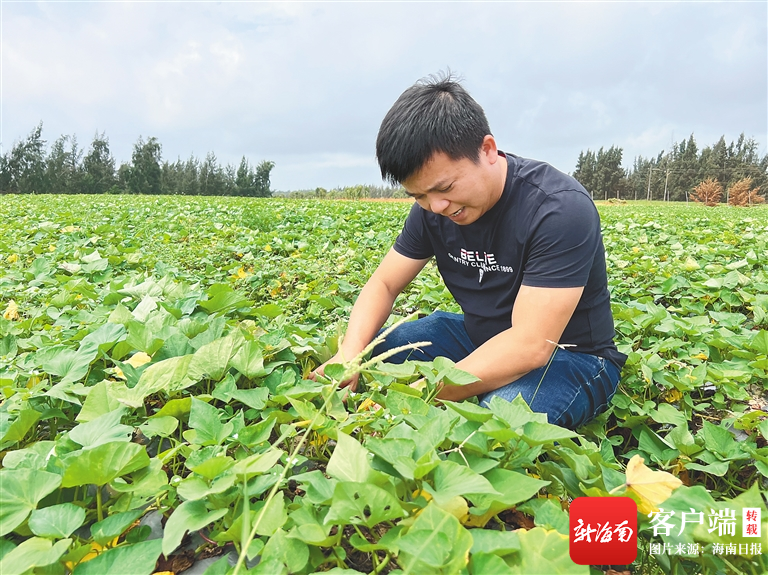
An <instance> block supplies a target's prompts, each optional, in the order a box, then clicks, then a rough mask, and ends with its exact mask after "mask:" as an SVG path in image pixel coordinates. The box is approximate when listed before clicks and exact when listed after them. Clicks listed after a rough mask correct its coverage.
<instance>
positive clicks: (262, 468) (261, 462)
mask: <svg viewBox="0 0 768 575" xmlns="http://www.w3.org/2000/svg"><path fill="white" fill-rule="evenodd" d="M282 455H283V451H282V450H281V449H276V448H274V447H273V448H271V449H269V450H268V451H265V452H264V453H256V454H254V455H250V456H248V457H246V458H245V459H241V460H240V461H238V462H237V463H236V464H235V466H234V467H233V468H232V473H234V474H235V475H238V476H240V478H241V479H242V477H243V476H244V477H245V478H246V479H250V478H251V477H253V476H254V475H260V474H262V473H266V472H267V471H269V470H270V469H272V468H273V467H274V466H275V464H276V463H277V462H278V461H279V460H280V457H282Z"/></svg>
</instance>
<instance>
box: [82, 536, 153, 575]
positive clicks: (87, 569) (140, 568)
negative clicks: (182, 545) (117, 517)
mask: <svg viewBox="0 0 768 575" xmlns="http://www.w3.org/2000/svg"><path fill="white" fill-rule="evenodd" d="M162 543H163V542H162V540H160V539H153V540H151V541H143V542H141V543H135V544H133V545H120V546H119V547H115V548H114V549H107V550H106V551H104V552H103V553H102V554H101V555H99V556H98V557H96V558H94V559H91V560H90V561H86V562H85V563H80V564H79V565H78V566H77V567H75V570H74V572H73V573H72V575H105V573H109V574H110V575H151V574H152V573H153V572H154V570H155V563H157V558H158V557H160V550H161V546H162Z"/></svg>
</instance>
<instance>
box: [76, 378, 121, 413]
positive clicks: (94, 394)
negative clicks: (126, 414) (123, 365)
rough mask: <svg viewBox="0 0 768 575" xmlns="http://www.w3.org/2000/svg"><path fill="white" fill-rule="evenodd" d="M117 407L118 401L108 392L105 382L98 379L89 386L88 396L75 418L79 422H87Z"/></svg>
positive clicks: (118, 405)
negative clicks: (97, 381)
mask: <svg viewBox="0 0 768 575" xmlns="http://www.w3.org/2000/svg"><path fill="white" fill-rule="evenodd" d="M118 407H120V402H119V401H118V400H117V399H115V398H114V397H112V394H110V393H109V390H108V388H107V382H106V381H100V382H99V383H97V384H96V385H94V386H93V387H92V388H90V391H89V392H88V396H87V397H86V398H85V401H84V402H83V407H82V408H81V409H80V413H78V414H77V417H76V418H75V420H76V421H79V422H80V423H87V422H89V421H92V420H94V419H96V418H97V417H99V416H101V415H104V414H105V413H109V412H110V411H114V410H115V409H117V408H118Z"/></svg>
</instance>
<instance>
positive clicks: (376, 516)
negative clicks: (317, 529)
mask: <svg viewBox="0 0 768 575" xmlns="http://www.w3.org/2000/svg"><path fill="white" fill-rule="evenodd" d="M404 515H405V511H404V510H403V508H402V507H401V506H400V502H399V501H398V500H397V498H396V497H394V496H393V495H392V494H390V493H388V492H387V491H384V490H383V489H381V488H380V487H376V486H375V485H371V484H369V483H353V482H348V481H342V482H340V483H337V484H336V489H335V490H334V492H333V502H332V503H331V509H330V511H329V512H328V515H326V517H325V524H326V525H328V524H333V523H336V524H338V525H346V524H353V525H365V526H367V527H373V526H374V525H377V524H378V523H381V522H382V521H392V520H394V519H399V518H401V517H403V516H404Z"/></svg>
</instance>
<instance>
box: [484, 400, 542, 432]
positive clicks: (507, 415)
mask: <svg viewBox="0 0 768 575" xmlns="http://www.w3.org/2000/svg"><path fill="white" fill-rule="evenodd" d="M488 407H489V409H490V410H491V411H492V412H493V414H494V415H495V416H496V417H498V418H499V419H501V420H502V421H505V422H506V423H507V424H508V425H509V426H510V427H511V428H512V429H518V428H521V427H523V426H524V425H525V424H526V423H528V422H529V421H538V422H540V423H547V415H546V414H545V413H534V412H533V411H531V408H530V407H529V406H528V404H527V403H525V400H524V399H523V398H522V397H521V396H520V395H518V396H517V397H515V399H513V400H512V401H506V400H504V399H501V398H500V397H498V396H496V395H495V396H493V398H491V403H490V405H489V406H488Z"/></svg>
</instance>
